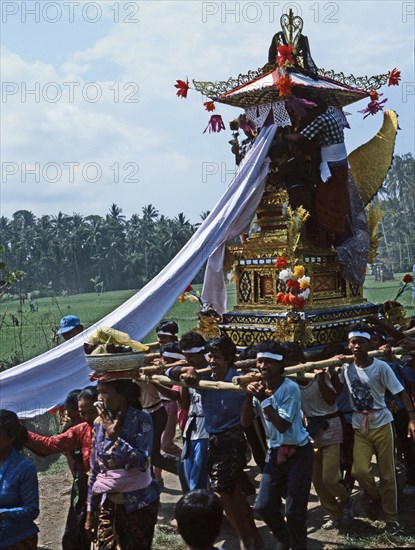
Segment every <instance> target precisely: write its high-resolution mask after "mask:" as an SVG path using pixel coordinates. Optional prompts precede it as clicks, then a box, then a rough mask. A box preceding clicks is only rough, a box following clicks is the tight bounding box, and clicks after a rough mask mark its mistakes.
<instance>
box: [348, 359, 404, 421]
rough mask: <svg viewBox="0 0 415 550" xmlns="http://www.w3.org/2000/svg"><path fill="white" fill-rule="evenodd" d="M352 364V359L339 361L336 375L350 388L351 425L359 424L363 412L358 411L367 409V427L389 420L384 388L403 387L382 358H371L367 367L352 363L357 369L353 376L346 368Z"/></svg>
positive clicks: (389, 414)
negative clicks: (340, 365) (349, 363)
mask: <svg viewBox="0 0 415 550" xmlns="http://www.w3.org/2000/svg"><path fill="white" fill-rule="evenodd" d="M352 365H354V363H352V364H351V365H343V367H342V371H341V373H340V375H339V379H340V381H341V382H343V384H344V383H346V384H347V386H348V388H349V391H350V398H351V403H352V407H353V418H352V424H353V428H355V429H360V428H361V427H362V421H363V420H364V416H365V414H364V413H363V412H359V411H370V415H369V425H368V427H369V429H370V430H371V429H373V428H380V427H381V426H384V425H385V424H388V423H389V422H392V420H393V416H392V413H391V412H390V410H389V409H388V408H387V406H386V403H385V390H389V391H390V392H391V393H392V394H397V393H400V392H401V391H402V390H403V389H404V388H403V386H402V384H401V383H400V382H399V380H398V379H397V378H396V376H395V374H394V372H393V370H392V369H391V368H390V366H389V365H388V364H387V363H385V361H381V360H380V359H377V358H374V359H373V363H372V364H371V365H370V366H369V367H365V368H361V367H356V365H354V366H355V371H356V373H357V376H356V377H354V376H353V375H352V372H351V371H350V367H352Z"/></svg>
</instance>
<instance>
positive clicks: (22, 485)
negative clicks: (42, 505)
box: [0, 449, 39, 549]
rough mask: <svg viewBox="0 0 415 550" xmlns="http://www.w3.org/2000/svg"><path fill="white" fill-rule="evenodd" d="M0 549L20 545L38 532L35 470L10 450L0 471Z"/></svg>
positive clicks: (17, 453)
mask: <svg viewBox="0 0 415 550" xmlns="http://www.w3.org/2000/svg"><path fill="white" fill-rule="evenodd" d="M0 514H1V519H0V549H2V548H7V547H8V546H12V545H13V544H16V543H18V542H21V541H23V540H25V539H27V538H28V537H31V536H32V535H35V534H36V533H37V532H38V531H39V529H38V528H37V526H36V524H35V523H34V520H35V519H36V518H37V516H38V515H39V490H38V482H37V473H36V468H35V466H34V465H33V464H32V462H31V461H30V460H29V459H28V458H26V457H25V456H23V455H21V454H20V453H19V452H18V451H16V449H13V450H12V452H11V453H10V455H9V456H8V457H7V458H6V460H5V462H4V463H3V465H2V466H1V468H0Z"/></svg>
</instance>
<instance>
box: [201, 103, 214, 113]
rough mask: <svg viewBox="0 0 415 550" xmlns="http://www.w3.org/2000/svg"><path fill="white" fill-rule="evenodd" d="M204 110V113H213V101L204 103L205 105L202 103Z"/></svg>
mask: <svg viewBox="0 0 415 550" xmlns="http://www.w3.org/2000/svg"><path fill="white" fill-rule="evenodd" d="M203 106H204V108H205V109H206V111H209V112H210V111H214V110H215V109H216V107H215V102H214V101H206V103H203Z"/></svg>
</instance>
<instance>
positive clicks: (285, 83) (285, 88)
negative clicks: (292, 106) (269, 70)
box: [277, 75, 293, 97]
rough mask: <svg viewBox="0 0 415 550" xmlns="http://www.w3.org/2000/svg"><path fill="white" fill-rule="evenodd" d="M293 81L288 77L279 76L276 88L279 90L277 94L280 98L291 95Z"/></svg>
mask: <svg viewBox="0 0 415 550" xmlns="http://www.w3.org/2000/svg"><path fill="white" fill-rule="evenodd" d="M292 85H293V81H292V80H291V77H290V75H288V76H284V75H281V76H280V77H279V78H278V80H277V86H278V89H279V93H280V96H281V97H289V96H290V95H292V91H291V88H292Z"/></svg>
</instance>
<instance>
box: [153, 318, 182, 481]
mask: <svg viewBox="0 0 415 550" xmlns="http://www.w3.org/2000/svg"><path fill="white" fill-rule="evenodd" d="M166 324H167V323H165V325H166ZM169 324H170V325H171V324H172V323H171V322H169ZM165 325H164V326H165ZM174 325H175V326H176V327H177V325H176V323H174ZM165 330H166V331H167V329H165ZM171 331H172V332H173V329H171ZM158 334H159V333H158ZM164 337H165V338H167V336H166V335H164ZM159 338H160V336H159ZM160 351H161V357H162V359H163V361H164V363H165V364H169V363H177V361H180V360H184V355H182V354H181V353H180V348H179V344H178V342H177V340H174V341H170V342H167V343H165V344H161V350H160ZM173 356H176V357H173ZM154 386H155V387H156V388H157V390H158V392H159V394H160V398H161V402H162V404H163V407H164V409H165V411H166V413H167V422H166V426H165V428H164V431H163V433H162V434H161V437H160V448H161V450H162V451H163V453H166V454H167V455H170V456H175V457H176V458H177V459H179V458H180V456H181V454H182V449H181V448H180V447H179V446H178V445H177V444H176V443H175V441H174V440H175V437H176V426H177V421H178V412H179V407H178V401H179V399H180V391H179V386H175V387H174V388H169V387H167V386H163V385H161V384H154ZM154 477H155V479H156V480H157V483H158V484H159V486H160V487H161V488H163V486H164V481H163V470H162V469H161V468H159V467H155V468H154Z"/></svg>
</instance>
